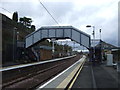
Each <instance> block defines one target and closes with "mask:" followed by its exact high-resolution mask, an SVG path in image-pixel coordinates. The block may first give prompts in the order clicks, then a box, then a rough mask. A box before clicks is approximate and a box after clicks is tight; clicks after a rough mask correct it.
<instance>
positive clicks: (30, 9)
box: [0, 0, 119, 45]
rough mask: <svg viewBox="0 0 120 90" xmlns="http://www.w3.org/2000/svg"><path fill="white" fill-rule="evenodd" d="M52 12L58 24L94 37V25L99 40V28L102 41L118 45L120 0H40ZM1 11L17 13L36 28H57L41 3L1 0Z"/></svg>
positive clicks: (26, 0)
mask: <svg viewBox="0 0 120 90" xmlns="http://www.w3.org/2000/svg"><path fill="white" fill-rule="evenodd" d="M40 1H41V2H42V3H43V4H44V6H45V7H46V8H47V9H48V10H49V12H50V13H51V14H52V15H53V17H54V18H55V19H56V20H57V21H58V23H59V25H72V26H74V27H76V28H78V29H80V30H81V31H83V32H86V33H87V34H90V35H91V37H92V28H86V25H94V26H95V35H96V38H99V29H101V30H102V40H103V41H106V42H108V43H111V44H113V45H118V42H117V40H118V1H119V0H40ZM0 3H1V5H0V7H2V8H5V9H7V10H8V11H9V12H11V13H9V12H7V11H6V10H3V9H1V10H0V12H1V13H3V14H5V15H7V16H8V17H10V18H12V13H13V12H15V11H17V12H18V15H19V17H24V16H26V17H30V18H32V20H33V23H32V24H34V25H35V26H36V28H37V29H38V28H40V27H41V26H50V25H57V24H56V23H55V22H54V20H53V19H52V18H51V17H50V15H49V14H48V13H47V12H46V10H45V9H44V8H43V7H42V5H41V4H40V3H39V0H0Z"/></svg>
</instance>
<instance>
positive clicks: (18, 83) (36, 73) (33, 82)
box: [2, 55, 80, 90]
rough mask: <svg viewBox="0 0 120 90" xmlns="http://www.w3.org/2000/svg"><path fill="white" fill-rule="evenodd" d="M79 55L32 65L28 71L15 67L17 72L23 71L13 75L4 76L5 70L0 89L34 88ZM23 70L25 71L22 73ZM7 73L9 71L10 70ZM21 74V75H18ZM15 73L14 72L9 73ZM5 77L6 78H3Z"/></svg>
mask: <svg viewBox="0 0 120 90" xmlns="http://www.w3.org/2000/svg"><path fill="white" fill-rule="evenodd" d="M79 58H80V56H79V55H77V56H75V57H72V58H69V59H65V60H61V61H57V62H50V63H45V64H41V65H40V66H39V65H38V66H36V67H35V66H32V67H31V68H30V67H28V68H27V69H26V68H24V69H26V70H29V71H28V72H29V73H28V72H25V71H26V70H24V69H23V70H22V69H17V72H23V73H18V74H17V75H18V76H17V75H16V76H14V77H11V78H10V77H9V78H8V77H7V75H6V76H4V74H5V72H4V73H3V76H4V78H3V86H2V89H3V90H5V89H7V88H25V89H35V88H36V87H37V86H38V85H41V84H43V83H45V82H46V81H47V80H49V79H51V78H52V77H54V76H55V75H57V74H58V73H60V72H61V71H63V70H65V69H66V68H67V67H69V66H70V65H72V64H73V63H75V62H76V61H77V60H79ZM24 72H25V73H24ZM7 73H11V72H10V71H9V72H7ZM19 74H21V75H19ZM11 75H15V74H11ZM5 77H7V79H5Z"/></svg>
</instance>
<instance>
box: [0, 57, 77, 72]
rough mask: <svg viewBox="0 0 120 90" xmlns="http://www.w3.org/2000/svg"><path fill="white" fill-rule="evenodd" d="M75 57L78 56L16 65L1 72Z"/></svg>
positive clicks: (0, 69) (1, 69)
mask: <svg viewBox="0 0 120 90" xmlns="http://www.w3.org/2000/svg"><path fill="white" fill-rule="evenodd" d="M75 56H76V55H73V56H69V57H64V58H57V59H52V60H48V61H43V62H36V63H31V64H24V65H15V66H10V67H5V68H0V72H1V71H7V70H11V69H17V68H23V67H27V66H32V65H38V64H44V63H49V62H54V61H59V60H62V59H68V58H72V57H75Z"/></svg>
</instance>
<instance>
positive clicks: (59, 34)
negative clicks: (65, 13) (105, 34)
mask: <svg viewBox="0 0 120 90" xmlns="http://www.w3.org/2000/svg"><path fill="white" fill-rule="evenodd" d="M52 38H55V39H71V40H74V41H75V42H77V43H79V44H80V45H82V46H84V47H86V48H87V49H89V48H90V45H91V44H90V35H88V34H86V33H84V32H82V31H81V30H79V29H77V28H74V27H73V26H47V27H41V28H40V29H38V30H36V31H34V32H32V33H31V34H29V35H27V36H26V39H25V47H26V48H29V47H32V46H33V45H35V44H37V43H38V42H40V41H41V40H43V39H52Z"/></svg>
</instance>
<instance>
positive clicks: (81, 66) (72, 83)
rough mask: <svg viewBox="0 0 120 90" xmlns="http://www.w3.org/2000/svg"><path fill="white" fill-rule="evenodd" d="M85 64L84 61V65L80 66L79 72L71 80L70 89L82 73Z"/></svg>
mask: <svg viewBox="0 0 120 90" xmlns="http://www.w3.org/2000/svg"><path fill="white" fill-rule="evenodd" d="M83 65H84V62H83V64H82V66H81V67H80V69H79V71H78V73H77V74H76V76H75V78H74V79H73V81H72V82H71V84H70V86H69V87H68V89H71V88H72V86H73V84H74V82H75V81H76V79H77V77H78V75H79V74H80V72H81V70H82V68H83Z"/></svg>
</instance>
